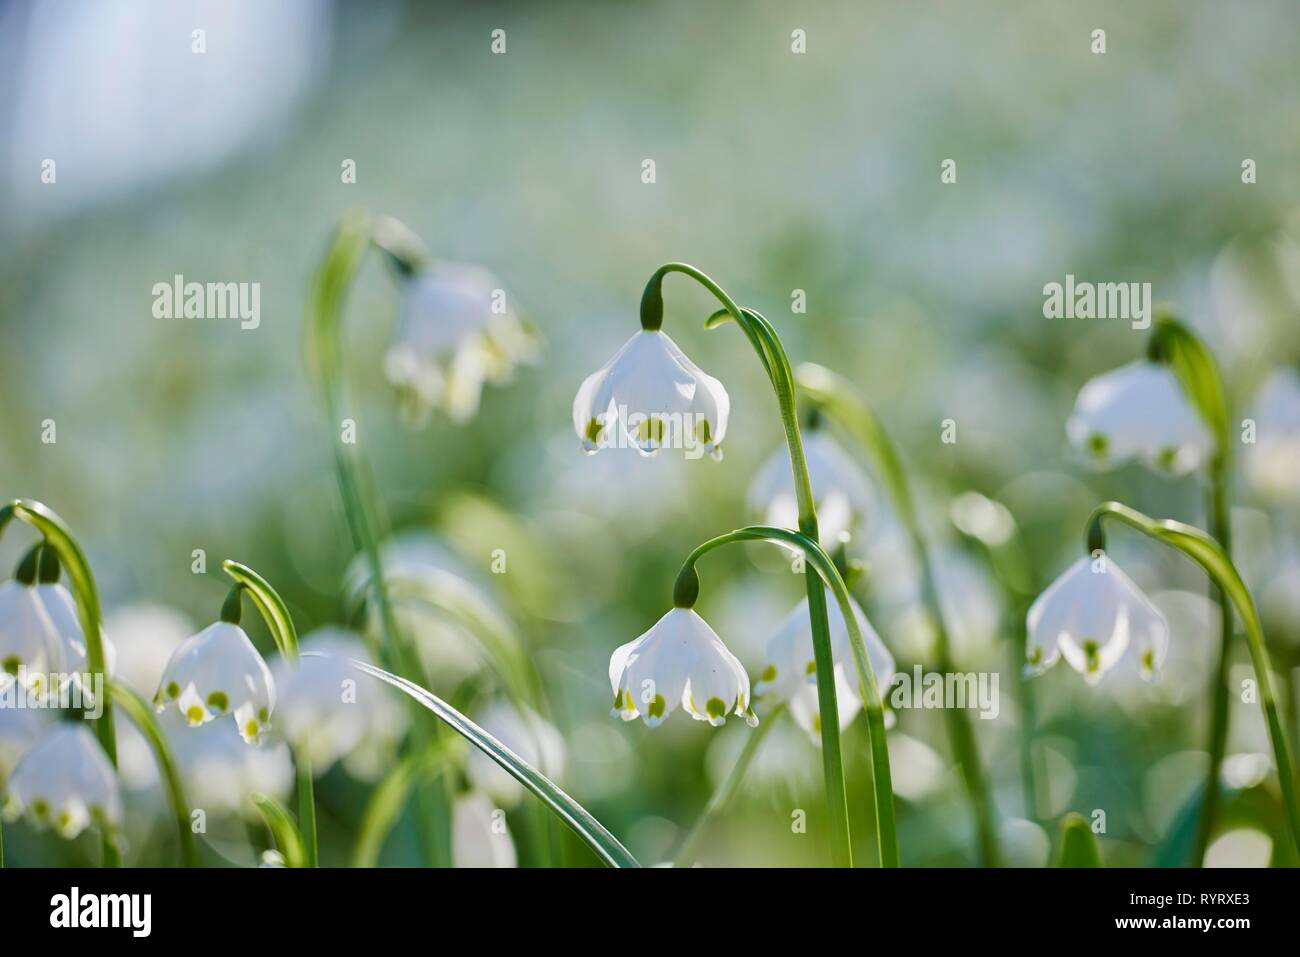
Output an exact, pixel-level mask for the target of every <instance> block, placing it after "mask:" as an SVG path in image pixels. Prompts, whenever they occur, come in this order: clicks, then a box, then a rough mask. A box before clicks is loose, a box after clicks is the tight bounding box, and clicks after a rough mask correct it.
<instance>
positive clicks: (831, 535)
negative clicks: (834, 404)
mask: <svg viewBox="0 0 1300 957" xmlns="http://www.w3.org/2000/svg"><path fill="white" fill-rule="evenodd" d="M803 448H804V457H805V458H806V459H807V462H808V478H809V480H810V481H811V483H812V490H813V498H814V502H815V504H816V507H817V523H818V526H819V529H820V537H821V540H822V541H823V542H834V541H837V540H838V539H839V536H840V533H842V532H849V533H852V532H853V531H855V530H856V529H857V527H858V526H859V524H860V523H862V522H863V521H864V520H865V518H866V517H867V516H868V515H869V514H870V512H871V507H872V504H873V503H874V502H875V498H876V495H875V490H874V488H873V486H872V484H871V480H870V479H869V478H868V477H867V474H866V472H864V471H863V470H862V468H861V467H859V465H858V464H857V462H855V461H854V460H853V457H852V456H851V455H849V453H848V452H846V451H845V450H844V448H843V446H841V445H840V444H839V443H838V442H836V441H835V439H834V438H833V437H832V436H831V435H830V434H829V433H827V432H826V430H825V429H820V428H816V429H808V430H807V431H805V432H804V436H803ZM749 506H750V508H751V509H753V510H754V511H756V512H762V513H763V514H764V520H765V521H766V522H767V524H768V525H776V526H778V527H780V528H798V527H799V503H798V501H797V500H796V498H795V492H794V474H793V473H792V472H791V470H790V453H789V451H788V450H787V449H786V448H785V447H784V446H782V447H781V448H779V449H777V450H776V451H775V452H773V453H772V454H771V456H769V457H768V460H767V461H766V462H764V463H763V465H762V467H761V468H760V469H759V470H758V472H756V473H755V475H754V480H753V481H752V482H751V483H750V486H749Z"/></svg>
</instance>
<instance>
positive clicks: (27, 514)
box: [0, 499, 122, 867]
mask: <svg viewBox="0 0 1300 957" xmlns="http://www.w3.org/2000/svg"><path fill="white" fill-rule="evenodd" d="M11 518H18V519H20V520H21V521H23V522H26V523H27V524H28V525H30V526H32V528H34V529H36V530H37V531H38V532H40V533H41V535H43V536H44V538H45V544H46V545H47V546H49V547H50V548H53V549H54V551H55V552H56V553H57V554H58V556H59V561H60V562H62V564H63V567H64V568H65V569H67V572H68V579H69V581H70V582H71V584H72V594H73V597H74V598H75V599H76V603H77V618H78V620H79V622H80V624H81V631H82V634H83V635H84V636H85V639H86V668H87V670H89V672H90V673H91V674H92V675H99V676H100V678H101V679H106V676H107V674H108V669H107V667H106V666H105V660H104V633H103V628H102V615H101V614H100V608H99V591H98V589H96V587H95V576H94V575H93V574H92V573H91V571H90V564H89V562H87V561H86V555H85V553H84V552H83V551H82V550H81V546H80V545H78V544H77V540H76V539H75V538H73V537H72V533H71V532H70V531H68V527H67V525H66V524H65V523H64V521H63V519H61V518H59V516H58V515H56V514H55V513H54V511H53V510H51V509H50V508H49V507H47V506H46V505H44V504H42V503H41V502H37V501H35V500H33V499H15V500H14V501H12V502H10V503H9V504H8V505H6V506H5V507H4V508H3V509H0V532H2V531H3V530H4V527H5V526H6V525H7V524H8V523H9V520H10V519H11ZM105 684H107V681H106V680H105ZM94 725H95V737H96V738H97V739H98V740H99V745H100V747H102V748H103V749H104V753H105V754H106V755H107V756H108V761H109V763H110V764H111V765H112V766H113V767H114V768H115V769H116V767H117V735H116V733H115V731H114V728H113V701H112V698H111V697H110V698H109V699H108V700H106V701H105V702H104V713H103V714H102V715H100V716H99V717H98V718H95V719H94ZM103 863H104V866H105V867H118V866H120V865H121V863H122V854H121V851H120V850H119V849H118V847H117V845H116V844H114V843H113V841H112V840H111V839H110V838H109V837H107V836H105V837H104V839H103Z"/></svg>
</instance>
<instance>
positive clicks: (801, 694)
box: [789, 665, 892, 743]
mask: <svg viewBox="0 0 1300 957" xmlns="http://www.w3.org/2000/svg"><path fill="white" fill-rule="evenodd" d="M849 667H852V665H850V666H849ZM856 687H857V682H856V681H853V682H850V681H849V679H848V678H846V677H845V676H844V666H843V665H836V666H835V706H836V708H837V709H838V710H839V714H840V730H841V731H843V730H844V729H845V728H847V727H848V726H849V725H850V724H851V723H852V722H853V719H854V718H855V717H856V716H857V713H858V712H859V711H861V710H862V699H861V698H859V697H858V695H857V692H856V691H854V688H856ZM789 702H790V717H792V718H794V723H795V724H797V725H799V727H801V728H803V730H804V731H805V732H807V734H808V736H809V737H811V738H812V739H813V740H814V741H816V742H818V743H820V742H821V739H822V713H821V700H820V699H819V698H818V696H817V684H816V682H814V683H812V684H808V683H807V682H800V684H799V686H798V687H797V688H796V689H794V691H793V693H792V694H791V695H790V697H789ZM888 714H889V715H890V716H891V717H892V712H889V713H888Z"/></svg>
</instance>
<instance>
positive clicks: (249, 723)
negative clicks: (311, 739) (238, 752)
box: [154, 621, 275, 742]
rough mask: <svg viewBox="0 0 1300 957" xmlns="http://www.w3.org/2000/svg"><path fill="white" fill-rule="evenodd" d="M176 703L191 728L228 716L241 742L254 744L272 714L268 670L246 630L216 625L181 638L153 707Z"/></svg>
mask: <svg viewBox="0 0 1300 957" xmlns="http://www.w3.org/2000/svg"><path fill="white" fill-rule="evenodd" d="M172 702H175V704H176V708H177V710H179V711H180V713H181V714H182V715H184V717H185V719H186V720H187V721H188V722H189V723H190V726H191V727H198V726H199V725H201V724H207V723H208V722H209V721H211V720H212V719H213V718H215V717H217V716H218V715H223V714H232V715H234V718H235V724H236V726H237V727H238V728H239V733H240V735H241V736H242V737H243V739H244V740H245V741H250V742H251V741H255V740H257V739H258V738H259V737H260V736H261V734H262V732H263V731H265V730H266V726H267V724H268V722H269V721H270V718H271V712H272V711H274V710H275V683H274V681H273V680H272V679H271V671H270V669H269V668H267V666H266V662H265V661H263V660H262V656H261V655H259V654H258V653H257V649H256V648H254V647H253V643H252V642H251V641H249V640H248V635H246V634H245V633H244V629H242V628H240V627H239V626H238V625H232V624H230V623H229V622H225V621H218V622H214V623H213V624H211V625H209V626H208V627H207V628H204V629H203V630H202V631H201V632H199V633H198V634H197V635H193V636H191V637H189V638H187V639H185V641H184V643H183V644H182V645H181V646H180V647H179V648H177V649H176V651H175V652H174V653H173V654H172V657H171V660H170V661H168V662H167V667H166V668H165V669H163V676H162V681H161V682H160V683H159V685H158V692H157V694H155V695H154V704H155V705H156V706H157V708H158V710H159V711H162V710H163V709H164V708H165V707H166V706H167V705H168V704H170V703H172Z"/></svg>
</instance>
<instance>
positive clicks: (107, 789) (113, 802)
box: [6, 721, 122, 839]
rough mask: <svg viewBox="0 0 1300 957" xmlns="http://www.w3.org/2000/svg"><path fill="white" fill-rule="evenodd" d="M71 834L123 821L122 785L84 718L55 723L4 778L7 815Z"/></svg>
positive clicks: (113, 828)
mask: <svg viewBox="0 0 1300 957" xmlns="http://www.w3.org/2000/svg"><path fill="white" fill-rule="evenodd" d="M19 815H25V816H26V817H27V819H28V820H29V821H31V822H32V823H33V824H34V825H35V826H37V827H41V828H45V827H49V828H53V829H54V830H55V831H57V832H58V834H59V835H60V836H62V837H65V838H69V839H71V838H74V837H76V836H77V835H78V834H80V833H81V832H82V831H84V830H85V829H86V828H87V827H91V826H93V827H95V828H97V829H98V830H99V831H100V832H101V833H106V834H112V833H113V832H115V831H116V830H117V829H118V828H120V827H121V826H122V794H121V786H120V784H119V783H118V780H117V774H116V773H115V772H114V771H113V766H112V765H111V764H109V762H108V758H107V756H105V754H104V752H103V751H102V750H101V749H100V747H99V742H98V741H96V740H95V736H94V735H93V734H92V733H91V731H90V726H89V725H88V724H87V723H86V722H84V721H76V722H60V723H59V724H57V725H56V726H55V727H53V728H52V729H51V730H50V731H48V732H47V733H46V734H45V736H44V737H42V738H41V739H40V741H39V742H37V744H36V745H35V747H33V748H32V749H31V750H30V751H28V752H27V754H26V755H25V756H24V757H23V759H22V760H21V761H19V762H18V767H16V768H15V769H14V772H13V774H12V775H11V776H10V778H9V786H8V801H7V802H6V816H8V817H10V818H11V819H12V818H14V817H17V816H19Z"/></svg>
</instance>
